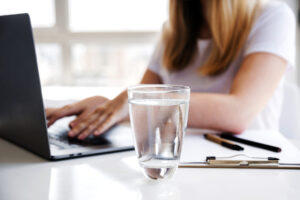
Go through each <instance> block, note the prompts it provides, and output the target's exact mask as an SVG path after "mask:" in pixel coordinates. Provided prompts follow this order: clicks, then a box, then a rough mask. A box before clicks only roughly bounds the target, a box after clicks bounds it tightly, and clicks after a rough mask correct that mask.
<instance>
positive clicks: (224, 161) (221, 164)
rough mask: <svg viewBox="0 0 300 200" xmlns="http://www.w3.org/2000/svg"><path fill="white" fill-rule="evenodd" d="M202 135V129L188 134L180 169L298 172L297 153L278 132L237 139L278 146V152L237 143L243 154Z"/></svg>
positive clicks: (250, 133) (248, 133)
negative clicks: (280, 150) (281, 170)
mask: <svg viewBox="0 0 300 200" xmlns="http://www.w3.org/2000/svg"><path fill="white" fill-rule="evenodd" d="M203 133H204V132H203V131H201V130H198V131H195V130H193V131H192V132H189V131H187V134H186V136H185V138H184V142H183V149H182V157H181V160H180V163H179V168H237V169H290V170H299V169H300V150H299V149H297V148H296V147H295V146H294V145H293V144H291V143H290V142H289V141H288V140H287V139H286V138H285V137H284V136H283V135H282V134H280V133H278V132H274V131H266V130H263V131H261V130H257V131H256V130H252V131H250V130H249V131H245V132H244V133H242V134H241V135H239V137H241V138H245V139H249V140H253V141H261V142H264V143H267V144H272V145H276V146H279V147H281V148H282V152H280V153H274V152H270V151H267V150H264V149H258V148H255V147H251V146H247V145H244V144H239V145H241V146H243V147H244V151H243V152H242V153H239V152H238V153H237V151H234V150H230V149H226V148H224V147H222V146H220V145H218V144H215V143H212V142H210V141H207V140H205V139H204V137H203Z"/></svg>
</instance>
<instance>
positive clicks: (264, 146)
mask: <svg viewBox="0 0 300 200" xmlns="http://www.w3.org/2000/svg"><path fill="white" fill-rule="evenodd" d="M220 137H221V138H225V139H228V140H232V141H235V142H240V143H243V144H247V145H250V146H253V147H257V148H261V149H266V150H269V151H273V152H281V148H279V147H275V146H271V145H267V144H262V143H259V142H254V141H250V140H246V139H242V138H238V137H235V136H233V135H232V134H229V133H222V134H221V135H220Z"/></svg>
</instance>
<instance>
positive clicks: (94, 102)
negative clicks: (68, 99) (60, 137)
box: [46, 91, 128, 140]
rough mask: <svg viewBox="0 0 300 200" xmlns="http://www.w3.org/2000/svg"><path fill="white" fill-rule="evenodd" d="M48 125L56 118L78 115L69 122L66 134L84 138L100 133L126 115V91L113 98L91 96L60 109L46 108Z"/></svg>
mask: <svg viewBox="0 0 300 200" xmlns="http://www.w3.org/2000/svg"><path fill="white" fill-rule="evenodd" d="M46 113H47V119H48V120H49V123H48V125H51V124H53V123H54V122H55V121H56V120H57V119H59V118H62V117H65V116H70V115H78V117H77V118H76V119H75V120H73V121H72V122H70V124H69V125H70V128H71V130H70V131H69V133H68V135H69V136H70V137H78V139H82V140H83V139H85V138H86V137H87V136H88V135H90V134H94V135H96V136H97V135H100V134H101V133H103V132H105V131H106V130H108V129H109V128H110V127H111V126H113V125H114V124H116V123H118V122H120V121H121V120H123V119H124V118H125V117H126V116H127V115H128V105H127V92H126V91H125V92H123V93H121V94H120V95H119V96H117V97H116V98H115V99H113V100H107V99H105V98H103V97H91V98H88V99H85V100H83V101H80V102H78V103H75V104H71V105H67V106H65V107H63V108H60V109H47V110H46Z"/></svg>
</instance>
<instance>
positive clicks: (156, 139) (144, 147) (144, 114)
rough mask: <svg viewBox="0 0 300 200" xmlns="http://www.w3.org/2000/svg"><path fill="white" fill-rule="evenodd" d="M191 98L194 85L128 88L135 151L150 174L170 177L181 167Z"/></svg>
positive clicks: (141, 164)
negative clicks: (183, 141) (191, 89)
mask: <svg viewBox="0 0 300 200" xmlns="http://www.w3.org/2000/svg"><path fill="white" fill-rule="evenodd" d="M189 98H190V88H189V87H187V86H182V85H163V84H159V85H137V86H132V87H129V88H128V103H129V114H130V122H131V127H132V130H133V135H134V141H135V151H136V154H137V157H138V161H139V164H140V166H141V168H142V170H143V173H144V175H145V176H146V177H148V178H150V179H165V178H170V177H172V176H173V174H174V173H175V171H176V169H177V168H178V164H179V159H180V154H181V147H182V140H183V137H184V135H185V131H186V126H187V119H188V110H189Z"/></svg>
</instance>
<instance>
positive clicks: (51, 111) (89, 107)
mask: <svg viewBox="0 0 300 200" xmlns="http://www.w3.org/2000/svg"><path fill="white" fill-rule="evenodd" d="M108 100H109V99H107V98H105V97H101V96H94V97H89V98H87V99H84V100H82V101H79V102H76V103H73V104H69V105H66V106H63V107H62V108H46V117H47V120H48V124H47V125H48V127H49V126H51V125H52V124H54V122H55V121H56V120H58V119H60V118H63V117H67V116H71V115H77V118H82V117H85V116H87V115H88V114H89V113H91V112H93V111H94V110H95V109H96V108H97V107H98V106H99V105H101V104H103V103H104V102H107V101H108ZM71 123H72V122H71Z"/></svg>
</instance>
